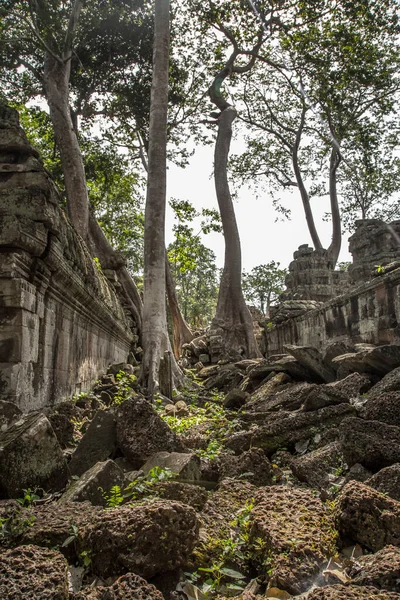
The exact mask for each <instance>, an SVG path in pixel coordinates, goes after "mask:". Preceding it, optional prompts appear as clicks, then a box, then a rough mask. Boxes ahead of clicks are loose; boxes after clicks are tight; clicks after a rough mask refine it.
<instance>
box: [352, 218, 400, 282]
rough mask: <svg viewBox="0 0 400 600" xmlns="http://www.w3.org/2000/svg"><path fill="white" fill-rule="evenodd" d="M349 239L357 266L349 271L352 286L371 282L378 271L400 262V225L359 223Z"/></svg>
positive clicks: (374, 222) (373, 220)
mask: <svg viewBox="0 0 400 600" xmlns="http://www.w3.org/2000/svg"><path fill="white" fill-rule="evenodd" d="M356 225H357V229H356V231H355V233H354V234H353V235H352V236H351V237H350V238H349V250H350V252H351V254H352V255H353V264H352V265H350V267H349V275H350V279H351V281H352V283H356V284H357V283H362V282H364V281H370V280H371V279H373V278H374V276H375V275H376V274H377V270H378V269H380V268H381V267H384V266H385V265H388V264H390V263H393V262H395V261H400V221H393V222H392V223H385V222H384V221H379V220H378V219H368V220H366V221H357V223H356Z"/></svg>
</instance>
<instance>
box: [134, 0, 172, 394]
mask: <svg viewBox="0 0 400 600" xmlns="http://www.w3.org/2000/svg"><path fill="white" fill-rule="evenodd" d="M168 58H169V0H155V31H154V51H153V78H152V86H151V102H150V127H149V154H148V169H149V170H148V177H147V196H146V209H145V230H144V304H143V327H142V334H143V349H144V355H143V362H142V372H141V380H142V383H143V384H144V386H145V387H146V389H147V393H148V395H149V396H150V397H151V398H152V397H153V395H154V393H155V392H156V391H157V390H158V388H159V369H160V360H161V358H162V357H163V356H164V352H165V351H166V350H168V349H169V339H168V332H167V319H166V309H165V232H164V229H165V205H166V181H167V109H168ZM173 362H175V361H173ZM172 367H173V371H175V373H176V368H175V369H174V365H172Z"/></svg>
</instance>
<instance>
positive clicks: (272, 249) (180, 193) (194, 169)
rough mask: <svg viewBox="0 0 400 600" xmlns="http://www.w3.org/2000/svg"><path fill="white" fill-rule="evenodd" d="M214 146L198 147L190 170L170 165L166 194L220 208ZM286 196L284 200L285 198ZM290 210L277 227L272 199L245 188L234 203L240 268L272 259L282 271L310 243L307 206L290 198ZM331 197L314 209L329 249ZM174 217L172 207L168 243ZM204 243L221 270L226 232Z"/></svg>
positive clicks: (345, 248) (346, 255) (346, 257)
mask: <svg viewBox="0 0 400 600" xmlns="http://www.w3.org/2000/svg"><path fill="white" fill-rule="evenodd" d="M232 149H233V151H238V148H237V147H235V143H233V144H232ZM213 152H214V149H213V147H212V146H208V147H199V148H198V149H197V150H196V153H195V155H194V156H193V157H192V159H191V163H190V166H189V167H187V168H186V169H181V168H179V167H176V166H175V165H170V167H169V170H168V174H167V177H168V179H167V196H168V198H171V197H173V198H178V199H179V200H189V201H190V202H191V203H192V204H193V205H194V206H195V207H196V208H197V209H201V208H216V209H218V204H217V199H216V194H215V189H214V181H213V179H212V178H210V176H211V174H212V169H213ZM284 197H285V196H284V192H282V198H284ZM287 198H288V201H287V202H285V205H286V206H287V207H290V208H291V210H292V218H291V220H290V221H288V220H285V221H283V222H282V221H279V222H277V223H275V219H276V217H277V213H276V212H275V210H274V208H273V206H272V201H271V199H270V198H268V195H267V194H264V197H260V198H259V199H256V198H255V197H254V193H253V192H252V191H251V190H249V189H246V188H242V189H241V190H240V192H239V195H238V200H237V202H235V212H236V219H237V223H238V227H239V233H240V239H241V246H242V267H243V270H245V271H250V270H251V269H252V268H253V267H255V266H256V265H260V264H265V263H268V262H270V261H271V260H275V261H278V262H280V265H281V268H286V267H287V266H288V265H289V262H290V261H291V260H292V259H293V252H294V251H295V250H297V248H298V247H299V246H300V245H301V244H309V245H310V246H311V245H312V244H311V238H310V235H309V233H308V229H307V225H306V221H305V216H304V212H303V207H302V204H301V200H300V197H299V196H298V195H297V194H296V193H293V194H289V195H288V196H287ZM328 204H329V199H328V198H326V199H323V200H320V199H319V200H318V201H317V202H316V204H315V205H314V211H315V221H316V224H317V228H318V232H319V235H320V238H321V241H322V243H323V245H324V247H325V248H326V247H328V246H329V243H330V239H331V235H332V234H331V224H330V223H328V222H324V221H322V215H323V214H324V213H325V212H327V211H328V210H329V206H328ZM172 224H173V215H172V210H171V209H170V208H169V207H168V210H167V223H166V243H167V245H168V244H169V243H170V242H172V240H173V233H172ZM347 238H348V235H347V234H345V236H344V237H343V240H342V251H341V254H340V257H339V261H350V260H351V255H350V254H349V252H348V242H347ZM203 243H204V245H205V246H207V247H208V248H211V249H212V250H213V251H214V252H215V254H216V256H217V265H218V267H222V266H223V262H224V240H223V236H222V234H217V233H210V234H208V235H207V236H205V237H204V239H203Z"/></svg>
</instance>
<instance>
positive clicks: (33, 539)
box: [17, 502, 103, 554]
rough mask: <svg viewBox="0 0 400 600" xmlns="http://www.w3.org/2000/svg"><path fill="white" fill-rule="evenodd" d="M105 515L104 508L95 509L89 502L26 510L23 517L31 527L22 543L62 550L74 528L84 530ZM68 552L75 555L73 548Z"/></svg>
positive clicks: (21, 540)
mask: <svg viewBox="0 0 400 600" xmlns="http://www.w3.org/2000/svg"><path fill="white" fill-rule="evenodd" d="M102 513H103V510H102V509H101V508H100V507H97V506H92V505H91V504H89V502H80V503H79V504H78V503H76V502H65V503H60V502H52V503H51V504H45V505H43V506H37V507H35V508H30V509H24V511H23V512H22V513H21V517H22V518H24V519H25V520H26V521H28V522H29V526H28V527H26V528H25V529H24V531H23V533H22V534H21V537H20V542H21V543H23V544H35V545H37V546H46V547H49V548H54V547H58V548H61V547H62V545H63V543H64V542H65V540H66V539H67V538H68V537H69V536H70V535H71V527H72V526H73V525H74V526H75V527H76V528H77V529H78V530H81V529H82V528H83V527H85V526H86V525H87V524H88V523H90V522H92V521H93V520H94V519H95V518H96V517H97V516H98V515H101V514H102ZM17 518H19V517H17ZM63 550H64V549H63ZM65 551H66V553H67V554H70V553H71V552H72V553H73V544H71V545H70V546H68V547H65Z"/></svg>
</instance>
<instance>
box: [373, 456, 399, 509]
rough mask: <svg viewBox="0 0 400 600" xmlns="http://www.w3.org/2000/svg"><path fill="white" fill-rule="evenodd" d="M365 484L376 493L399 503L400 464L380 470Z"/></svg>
mask: <svg viewBox="0 0 400 600" xmlns="http://www.w3.org/2000/svg"><path fill="white" fill-rule="evenodd" d="M365 483H366V484H367V485H369V486H371V487H372V488H374V489H375V490H377V491H378V492H382V494H387V495H388V496H390V497H391V498H393V499H394V500H398V501H400V463H396V464H394V465H391V466H390V467H386V468H384V469H381V470H380V471H378V473H376V474H375V475H372V477H370V478H369V479H367V480H366V481H365Z"/></svg>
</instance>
